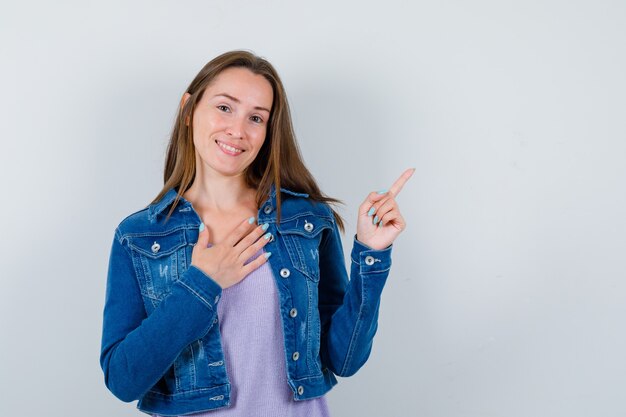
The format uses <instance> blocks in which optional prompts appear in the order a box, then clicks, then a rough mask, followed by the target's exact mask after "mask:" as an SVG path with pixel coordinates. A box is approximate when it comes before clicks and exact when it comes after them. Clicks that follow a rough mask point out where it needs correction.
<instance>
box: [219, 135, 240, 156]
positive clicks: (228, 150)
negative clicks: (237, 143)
mask: <svg viewBox="0 0 626 417" xmlns="http://www.w3.org/2000/svg"><path fill="white" fill-rule="evenodd" d="M215 143H217V146H219V148H220V149H221V150H222V151H223V152H224V153H225V154H226V155H231V156H237V155H239V154H241V153H242V152H245V151H244V150H242V149H239V148H235V147H234V146H230V145H228V144H226V143H224V142H220V141H219V140H217V139H216V140H215Z"/></svg>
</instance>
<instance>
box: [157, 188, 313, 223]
mask: <svg viewBox="0 0 626 417" xmlns="http://www.w3.org/2000/svg"><path fill="white" fill-rule="evenodd" d="M280 191H281V192H283V193H285V194H289V195H293V196H296V197H305V198H306V197H308V196H309V195H308V194H307V193H298V192H296V191H292V190H289V189H287V188H283V187H280ZM177 193H178V191H177V189H176V188H173V187H172V188H170V189H169V190H167V192H166V193H165V195H164V196H163V197H162V198H161V199H160V200H159V201H157V202H156V203H154V204H151V205H150V206H148V217H149V218H150V219H151V220H153V219H154V218H155V217H156V216H157V215H159V214H160V213H161V212H163V211H164V210H165V209H166V208H167V207H169V205H170V204H172V203H173V202H174V200H175V199H176V195H177ZM269 195H270V197H269V199H270V200H271V202H272V204H275V203H276V186H275V185H274V184H271V186H270V194H269ZM180 199H181V200H182V201H187V200H185V198H184V197H182V196H181V198H180Z"/></svg>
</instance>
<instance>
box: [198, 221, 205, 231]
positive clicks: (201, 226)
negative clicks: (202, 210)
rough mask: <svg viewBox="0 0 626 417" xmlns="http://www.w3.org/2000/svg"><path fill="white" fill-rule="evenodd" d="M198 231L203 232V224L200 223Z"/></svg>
mask: <svg viewBox="0 0 626 417" xmlns="http://www.w3.org/2000/svg"><path fill="white" fill-rule="evenodd" d="M199 230H200V231H203V230H204V222H202V223H200V228H199Z"/></svg>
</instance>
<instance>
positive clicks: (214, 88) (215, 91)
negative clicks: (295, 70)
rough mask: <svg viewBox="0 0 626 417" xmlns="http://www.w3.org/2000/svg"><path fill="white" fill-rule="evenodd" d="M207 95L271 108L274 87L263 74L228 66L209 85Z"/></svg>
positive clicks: (211, 97)
mask: <svg viewBox="0 0 626 417" xmlns="http://www.w3.org/2000/svg"><path fill="white" fill-rule="evenodd" d="M205 96H207V97H206V99H207V100H211V99H213V98H214V97H216V96H220V97H226V98H229V99H231V100H233V101H236V102H242V103H245V104H249V105H251V106H258V107H264V108H268V109H270V108H271V106H272V99H273V89H272V85H271V84H270V83H269V81H268V80H267V79H266V78H265V77H264V76H263V75H260V74H255V73H253V72H252V71H250V70H249V69H247V68H227V69H225V70H224V71H222V72H221V73H220V74H218V75H217V76H216V77H215V79H214V80H213V82H211V83H210V84H209V85H208V86H207V89H206V92H205Z"/></svg>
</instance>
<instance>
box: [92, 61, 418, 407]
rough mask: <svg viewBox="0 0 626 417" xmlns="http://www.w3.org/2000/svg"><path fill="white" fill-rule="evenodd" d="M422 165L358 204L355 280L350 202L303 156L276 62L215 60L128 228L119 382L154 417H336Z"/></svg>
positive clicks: (118, 298)
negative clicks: (334, 400) (405, 194)
mask: <svg viewBox="0 0 626 417" xmlns="http://www.w3.org/2000/svg"><path fill="white" fill-rule="evenodd" d="M412 173H413V170H411V169H410V170H407V171H405V172H404V174H402V175H401V176H400V178H399V179H398V180H397V181H396V182H395V183H394V184H393V185H392V186H391V188H390V189H389V190H388V191H386V190H385V191H379V192H371V193H370V194H369V195H368V196H367V198H366V199H365V200H364V201H363V203H362V204H361V206H360V207H359V213H358V220H357V233H356V234H355V236H354V239H353V249H352V252H351V268H350V279H348V274H347V270H346V265H345V261H344V253H343V249H342V244H341V236H340V229H341V230H342V231H343V221H342V219H341V217H340V216H339V215H338V214H337V212H336V211H335V210H334V209H332V208H331V207H330V205H329V203H339V202H340V201H339V200H337V199H334V198H331V197H328V196H325V195H324V194H323V193H322V192H321V191H320V189H319V187H318V186H317V184H316V182H315V180H314V179H313V176H312V175H311V173H310V172H309V171H308V170H307V169H306V167H305V165H304V163H303V161H302V159H301V156H300V154H299V151H298V147H297V144H296V139H295V136H294V132H293V128H292V124H291V118H290V114H289V107H288V102H287V97H286V95H285V90H284V88H283V85H282V83H281V81H280V79H279V77H278V74H277V72H276V71H275V69H274V68H273V67H272V65H271V64H270V63H268V62H267V61H266V60H264V59H262V58H260V57H257V56H255V55H253V54H252V53H249V52H246V51H232V52H228V53H224V54H222V55H220V56H218V57H216V58H215V59H213V60H212V61H210V62H209V63H208V64H207V65H206V66H204V68H202V70H201V71H200V73H198V75H197V76H196V77H195V78H194V80H193V81H192V82H191V85H190V86H189V87H188V88H187V90H186V92H185V93H184V95H183V97H182V99H181V103H180V110H179V112H178V117H177V119H176V122H175V125H174V128H173V131H172V136H171V140H170V143H169V146H168V150H167V159H166V163H165V175H164V186H163V189H162V190H161V192H160V193H159V194H158V195H157V197H156V198H155V199H154V200H153V201H152V202H151V203H150V204H149V205H148V206H147V207H146V208H144V209H142V210H140V211H137V212H135V213H132V214H130V215H129V216H127V217H126V218H124V219H123V220H122V221H121V222H120V224H119V225H118V226H117V228H116V229H115V235H114V238H113V243H112V247H111V254H110V260H109V270H108V277H107V288H106V299H105V306H104V313H103V330H102V348H101V354H100V365H101V367H102V370H103V372H104V380H105V384H106V386H107V387H108V389H109V390H110V391H111V392H112V393H113V394H114V395H115V396H116V397H118V398H119V399H121V400H122V401H126V402H130V401H133V400H139V402H138V404H137V408H138V409H139V410H141V411H143V412H145V413H148V414H152V415H153V416H178V415H191V414H194V415H206V416H222V415H228V416H274V417H276V416H328V415H329V412H328V409H327V405H326V402H325V397H324V394H325V393H326V392H328V391H329V390H330V389H331V388H332V386H333V385H335V384H336V383H337V379H336V376H343V377H345V376H350V375H353V374H354V373H355V372H356V371H357V370H358V369H359V368H360V367H361V366H362V365H363V364H364V363H365V361H366V360H367V358H368V356H369V354H370V351H371V348H372V340H373V337H374V334H375V333H376V328H377V320H378V307H379V303H380V296H381V292H382V289H383V286H384V284H385V281H386V279H387V276H388V274H389V268H390V266H391V248H392V242H393V241H394V239H395V238H396V237H397V236H398V234H399V233H400V232H401V231H402V230H404V228H405V226H406V225H405V221H404V219H403V217H402V216H401V214H400V211H399V209H398V204H397V203H396V201H395V197H396V196H397V195H398V192H399V191H400V189H401V188H402V186H403V185H404V183H405V182H406V181H407V180H408V178H409V177H410V176H411V175H412Z"/></svg>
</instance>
